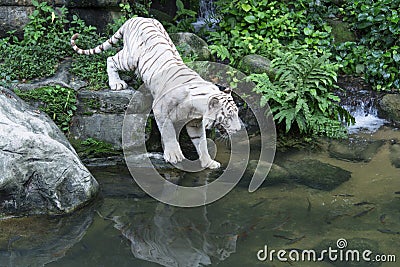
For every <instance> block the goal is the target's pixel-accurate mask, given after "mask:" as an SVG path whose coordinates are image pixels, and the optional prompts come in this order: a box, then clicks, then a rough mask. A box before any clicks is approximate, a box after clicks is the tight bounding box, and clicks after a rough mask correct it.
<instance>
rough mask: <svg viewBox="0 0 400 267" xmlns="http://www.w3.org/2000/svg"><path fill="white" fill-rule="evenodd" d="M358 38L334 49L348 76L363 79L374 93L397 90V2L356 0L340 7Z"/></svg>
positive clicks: (399, 7)
mask: <svg viewBox="0 0 400 267" xmlns="http://www.w3.org/2000/svg"><path fill="white" fill-rule="evenodd" d="M343 14H344V19H346V20H347V21H349V22H350V23H351V24H352V26H353V28H354V30H355V31H356V33H357V36H358V37H359V40H358V42H356V43H342V44H339V45H338V46H337V47H336V60H338V62H340V63H341V64H342V65H343V66H344V68H343V71H344V72H345V73H348V74H354V73H357V74H359V75H361V76H364V77H365V78H366V80H367V81H368V82H369V83H371V84H372V85H373V86H374V88H376V89H377V90H390V89H400V53H399V48H400V44H399V40H400V27H399V22H400V0H394V1H392V0H382V1H372V0H355V1H349V2H347V4H346V5H345V6H344V7H343Z"/></svg>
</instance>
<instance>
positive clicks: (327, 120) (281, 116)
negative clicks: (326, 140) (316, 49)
mask: <svg viewBox="0 0 400 267" xmlns="http://www.w3.org/2000/svg"><path fill="white" fill-rule="evenodd" d="M276 54H277V55H278V57H277V58H275V59H274V60H272V62H271V67H272V68H273V69H274V70H275V77H274V79H273V80H270V79H269V77H268V75H267V74H252V75H250V78H251V80H252V81H254V82H256V84H257V87H256V89H255V91H256V92H257V93H260V94H262V98H261V105H262V106H263V105H265V104H266V103H267V102H268V103H269V105H270V107H271V111H272V113H273V114H274V118H275V120H276V121H277V124H278V129H280V128H284V129H285V132H286V133H289V132H292V133H293V132H294V133H300V134H303V135H308V136H315V135H323V136H328V137H332V138H343V137H346V136H347V130H346V128H345V127H344V125H343V123H342V121H345V122H346V123H350V122H353V121H354V119H353V118H352V117H351V116H350V114H349V113H348V112H347V111H345V110H344V109H343V108H341V107H340V106H339V105H338V102H339V98H338V97H337V96H335V95H334V94H333V92H332V89H334V88H336V86H335V84H334V83H335V82H336V72H337V69H338V65H337V64H334V63H331V62H330V61H329V59H328V58H329V56H330V55H329V54H324V55H322V56H319V55H317V54H316V53H310V52H309V51H307V50H305V49H302V50H300V49H299V50H290V51H285V50H281V49H278V50H277V51H276Z"/></svg>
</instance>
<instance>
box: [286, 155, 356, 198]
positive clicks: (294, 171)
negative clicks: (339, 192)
mask: <svg viewBox="0 0 400 267" xmlns="http://www.w3.org/2000/svg"><path fill="white" fill-rule="evenodd" d="M283 166H284V167H285V168H286V170H288V172H289V174H290V176H291V179H293V180H295V181H297V182H298V183H299V184H303V185H306V186H308V187H311V188H315V189H319V190H324V191H330V190H332V189H335V188H336V187H338V186H339V185H341V184H342V183H344V182H346V181H348V180H349V179H350V178H351V172H349V171H346V170H344V169H342V168H339V167H337V166H333V165H331V164H328V163H323V162H321V161H319V160H312V159H306V160H301V161H288V162H286V163H284V164H283Z"/></svg>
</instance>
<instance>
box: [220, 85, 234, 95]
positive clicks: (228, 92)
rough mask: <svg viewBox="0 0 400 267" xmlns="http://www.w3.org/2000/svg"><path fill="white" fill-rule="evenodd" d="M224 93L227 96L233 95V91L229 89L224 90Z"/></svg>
mask: <svg viewBox="0 0 400 267" xmlns="http://www.w3.org/2000/svg"><path fill="white" fill-rule="evenodd" d="M222 92H224V93H225V94H231V93H232V89H231V88H229V87H227V88H226V89H224V90H223V91H222Z"/></svg>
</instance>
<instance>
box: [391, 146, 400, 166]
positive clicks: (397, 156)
mask: <svg viewBox="0 0 400 267" xmlns="http://www.w3.org/2000/svg"><path fill="white" fill-rule="evenodd" d="M390 160H391V162H392V164H393V166H395V167H396V168H400V144H397V143H395V144H392V145H391V146H390Z"/></svg>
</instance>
